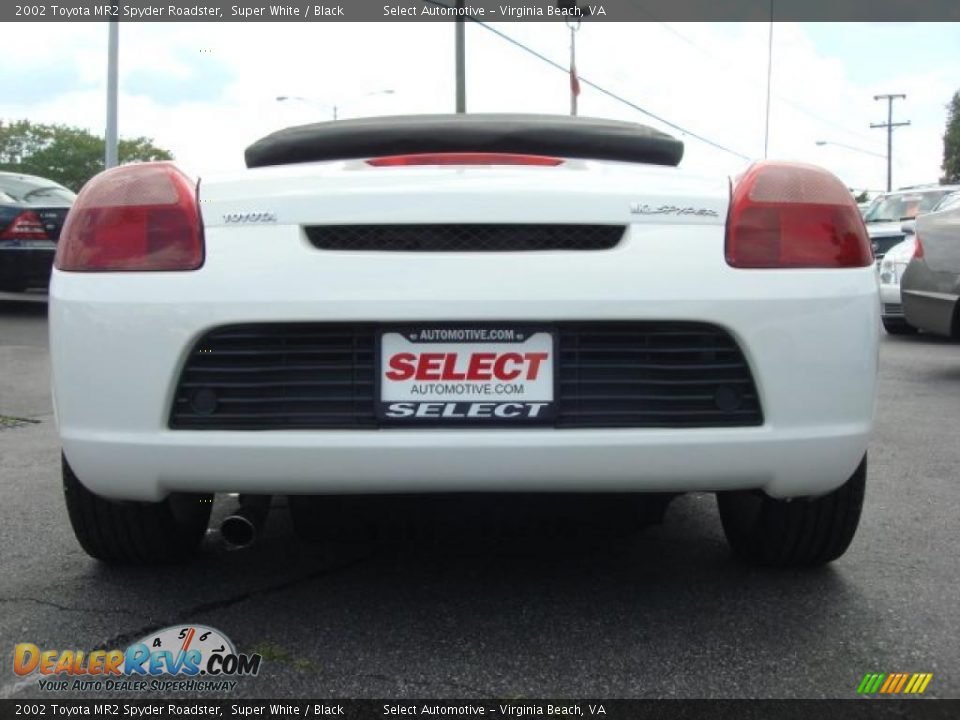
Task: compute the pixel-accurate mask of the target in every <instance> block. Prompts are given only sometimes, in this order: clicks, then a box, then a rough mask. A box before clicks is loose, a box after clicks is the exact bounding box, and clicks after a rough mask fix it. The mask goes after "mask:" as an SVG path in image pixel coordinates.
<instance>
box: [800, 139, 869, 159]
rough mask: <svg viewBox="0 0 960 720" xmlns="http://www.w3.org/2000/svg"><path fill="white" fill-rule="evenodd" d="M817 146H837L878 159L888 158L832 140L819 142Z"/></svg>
mask: <svg viewBox="0 0 960 720" xmlns="http://www.w3.org/2000/svg"><path fill="white" fill-rule="evenodd" d="M816 144H817V145H820V146H821V147H822V146H824V145H836V146H837V147H842V148H846V149H847V150H855V151H856V152H859V153H863V154H864V155H873V156H874V157H878V158H885V157H886V155H883V154H882V153H877V152H873V151H871V150H864V149H863V148H858V147H855V146H853V145H847V144H845V143H841V142H833V141H832V140H817V142H816Z"/></svg>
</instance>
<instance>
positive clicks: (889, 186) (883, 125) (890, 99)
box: [870, 93, 910, 192]
mask: <svg viewBox="0 0 960 720" xmlns="http://www.w3.org/2000/svg"><path fill="white" fill-rule="evenodd" d="M906 97H907V96H906V95H904V94H902V93H900V94H892V95H874V96H873V99H874V100H886V101H887V121H886V122H885V123H870V127H871V128H886V129H887V192H890V191H891V190H893V129H894V128H895V127H903V126H904V125H909V124H910V121H909V120H907V121H905V122H898V123H895V122H894V121H893V101H894V100H903V99H905V98H906Z"/></svg>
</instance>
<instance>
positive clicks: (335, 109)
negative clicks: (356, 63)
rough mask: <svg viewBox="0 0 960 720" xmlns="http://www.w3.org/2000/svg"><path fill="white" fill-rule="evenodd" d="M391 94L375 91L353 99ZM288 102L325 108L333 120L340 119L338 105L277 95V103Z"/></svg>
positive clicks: (296, 96) (297, 96)
mask: <svg viewBox="0 0 960 720" xmlns="http://www.w3.org/2000/svg"><path fill="white" fill-rule="evenodd" d="M393 94H394V90H392V89H387V90H375V91H373V92H368V93H365V94H363V95H360V96H358V97H356V98H354V99H355V100H359V99H360V98H368V97H374V96H375V95H393ZM288 100H296V101H298V102H302V103H307V104H308V105H317V106H319V107H324V108H327V109H329V110H330V112H331V114H332V115H333V119H334V120H338V119H339V117H340V106H339V104H334V103H325V102H321V101H320V100H315V99H313V98H307V97H303V96H302V95H277V97H276V101H277V102H286V101H288Z"/></svg>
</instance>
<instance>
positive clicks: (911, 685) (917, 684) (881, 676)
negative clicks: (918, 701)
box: [857, 673, 933, 695]
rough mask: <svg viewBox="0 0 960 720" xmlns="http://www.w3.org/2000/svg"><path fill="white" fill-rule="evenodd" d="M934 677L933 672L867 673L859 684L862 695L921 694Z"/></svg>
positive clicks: (858, 688)
mask: <svg viewBox="0 0 960 720" xmlns="http://www.w3.org/2000/svg"><path fill="white" fill-rule="evenodd" d="M932 679H933V673H890V674H889V675H888V674H886V673H867V674H866V675H864V676H863V679H862V680H861V681H860V684H859V685H857V692H858V693H859V694H861V695H872V694H874V693H880V694H881V695H899V694H901V693H903V694H904V695H920V694H922V693H923V692H924V691H925V690H926V689H927V685H929V684H930V681H931V680H932Z"/></svg>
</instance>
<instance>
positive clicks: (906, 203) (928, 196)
mask: <svg viewBox="0 0 960 720" xmlns="http://www.w3.org/2000/svg"><path fill="white" fill-rule="evenodd" d="M957 190H960V185H931V186H928V187H920V188H909V189H903V190H896V191H894V192H889V193H884V194H883V195H879V196H877V198H876V199H875V200H874V201H873V204H872V205H871V206H870V208H869V209H868V210H867V212H866V214H865V215H864V216H863V220H864V222H865V223H866V224H867V232H868V233H869V235H870V244H871V246H872V247H873V255H874V257H875V258H876V259H877V265H878V266H879V264H880V262H879V261H880V260H882V259H883V256H884V255H886V254H887V251H888V250H890V248H892V247H893V246H894V245H896V244H898V243H901V242H903V240H904V239H905V237H906V233H904V231H903V227H902V226H903V223H904V222H905V221H911V220H914V219H915V218H916V217H917V215H921V214H923V213H928V212H930V211H931V210H933V208H934V207H935V206H936V205H937V203H939V202H940V201H941V200H942V199H943V198H944V196H946V195H949V194H950V193H952V192H955V191H957Z"/></svg>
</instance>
